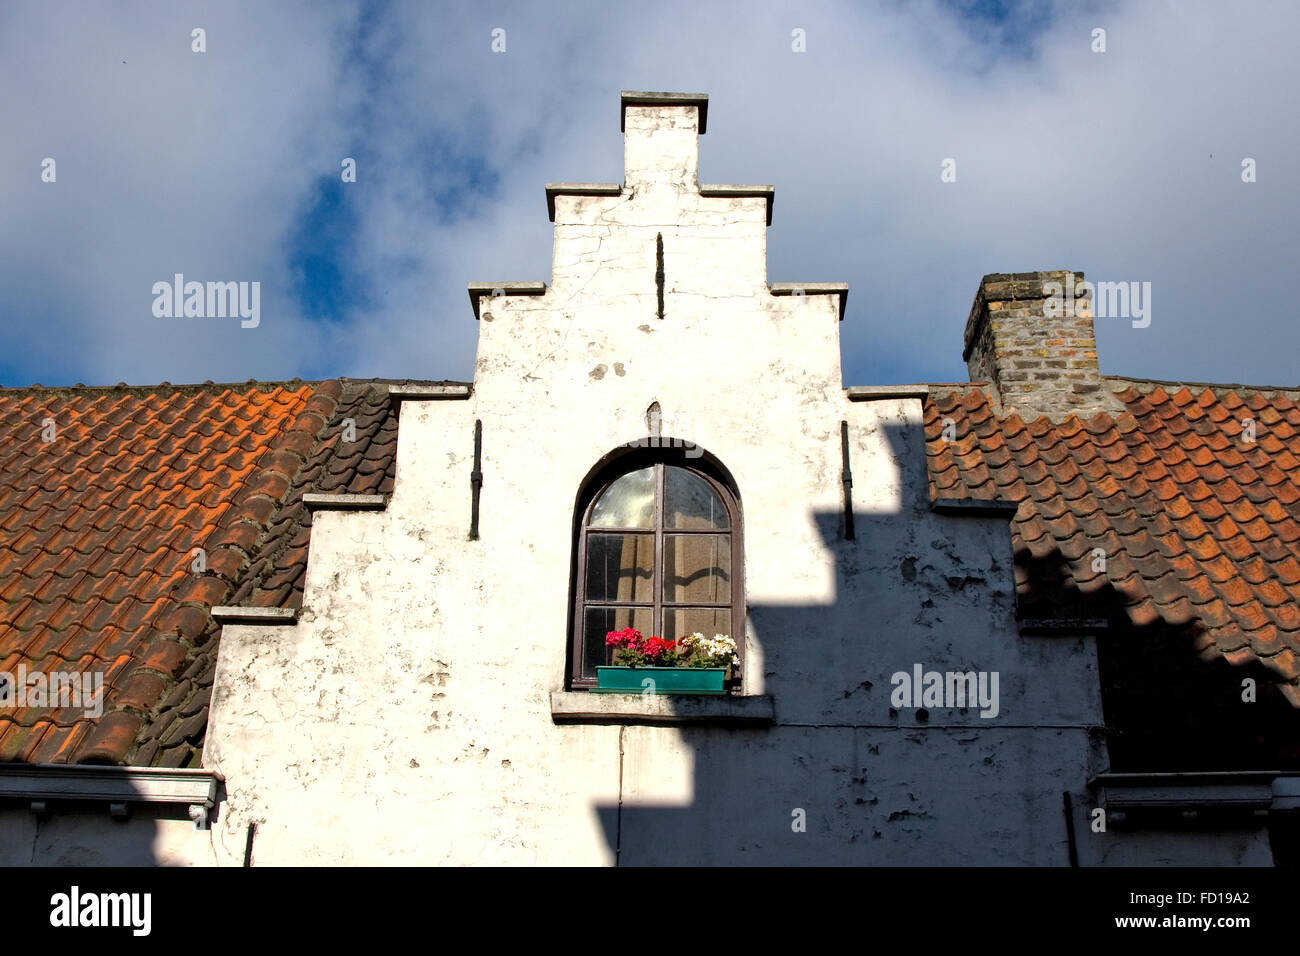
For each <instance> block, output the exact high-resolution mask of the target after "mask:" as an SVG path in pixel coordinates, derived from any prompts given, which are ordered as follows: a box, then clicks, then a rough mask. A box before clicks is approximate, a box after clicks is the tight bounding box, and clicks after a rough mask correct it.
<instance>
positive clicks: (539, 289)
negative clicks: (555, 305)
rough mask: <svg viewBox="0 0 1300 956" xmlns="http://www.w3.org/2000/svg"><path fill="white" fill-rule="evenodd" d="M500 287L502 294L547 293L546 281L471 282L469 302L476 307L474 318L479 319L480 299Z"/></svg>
mask: <svg viewBox="0 0 1300 956" xmlns="http://www.w3.org/2000/svg"><path fill="white" fill-rule="evenodd" d="M497 289H500V290H501V292H502V296H503V297H504V296H507V295H546V283H545V282H471V283H470V284H469V303H470V305H472V306H473V307H474V319H475V320H476V321H477V320H478V307H479V299H480V298H482V297H483V296H485V295H492V294H493V293H495V292H496V291H497Z"/></svg>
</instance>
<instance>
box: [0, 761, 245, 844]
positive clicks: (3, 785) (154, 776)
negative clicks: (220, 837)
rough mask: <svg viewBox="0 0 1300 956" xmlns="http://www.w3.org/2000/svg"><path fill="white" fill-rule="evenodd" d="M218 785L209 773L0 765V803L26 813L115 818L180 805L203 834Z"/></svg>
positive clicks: (74, 765) (154, 769)
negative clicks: (25, 808)
mask: <svg viewBox="0 0 1300 956" xmlns="http://www.w3.org/2000/svg"><path fill="white" fill-rule="evenodd" d="M223 779H224V778H223V777H222V776H221V774H219V773H215V772H213V771H211V770H171V769H167V768H162V767H101V766H86V765H80V764H44V763H42V764H0V799H10V800H22V801H29V802H30V804H31V809H32V812H34V813H41V814H43V813H48V812H49V811H50V809H51V808H50V806H49V801H58V802H69V803H98V804H103V805H107V806H108V808H109V810H110V812H112V814H113V815H114V816H115V817H118V818H121V817H124V816H125V815H126V812H127V807H128V806H129V805H130V804H133V803H181V804H186V805H188V807H189V816H190V819H191V820H193V821H194V824H195V825H196V826H197V827H199V828H200V829H206V828H207V824H208V811H210V810H211V809H212V807H214V806H215V805H216V802H217V790H218V786H217V785H218V784H219V783H220V782H221V781H222V780H223Z"/></svg>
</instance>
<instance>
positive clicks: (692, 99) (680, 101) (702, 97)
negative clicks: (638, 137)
mask: <svg viewBox="0 0 1300 956" xmlns="http://www.w3.org/2000/svg"><path fill="white" fill-rule="evenodd" d="M629 106H698V107H699V108H700V135H701V136H703V135H704V131H705V129H706V128H707V127H708V120H709V94H707V93H650V92H646V91H643V90H623V91H622V92H621V93H620V94H619V110H618V129H619V132H627V128H626V126H625V124H624V120H625V118H626V116H627V108H628V107H629Z"/></svg>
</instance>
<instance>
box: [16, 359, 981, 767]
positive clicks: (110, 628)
mask: <svg viewBox="0 0 1300 956" xmlns="http://www.w3.org/2000/svg"><path fill="white" fill-rule="evenodd" d="M954 407H956V406H954ZM45 417H50V418H54V419H55V421H56V423H57V424H58V426H59V429H58V433H57V438H56V440H55V441H54V442H49V443H45V442H42V441H41V440H40V439H41V434H40V433H41V428H42V426H41V419H43V418H45ZM343 418H352V419H353V420H354V422H355V423H356V430H357V441H356V442H351V443H346V444H344V443H341V442H340V441H339V440H338V436H339V433H340V431H341V423H342V419H343ZM0 422H3V430H2V431H0V436H3V437H0V529H3V530H4V532H5V534H4V535H3V536H0V611H2V613H0V669H6V670H12V669H13V668H15V667H16V666H17V665H18V664H20V663H21V664H25V665H26V666H27V667H28V669H29V671H33V670H37V669H40V668H45V669H47V670H48V669H61V670H70V671H74V672H84V671H87V670H98V671H99V672H101V673H102V674H103V675H104V682H105V686H106V688H107V693H106V701H105V714H104V716H103V717H102V718H101V719H99V720H98V721H91V720H88V719H85V718H84V715H78V713H77V712H76V711H75V709H73V708H68V707H63V708H39V707H26V708H22V709H21V710H6V711H0V761H5V760H19V761H30V760H42V761H50V762H55V763H63V762H78V761H100V762H115V763H123V762H127V761H130V760H132V759H133V758H135V759H140V758H144V760H145V761H147V762H151V763H154V764H156V765H160V766H189V765H193V764H196V763H197V762H198V758H199V755H200V753H201V749H202V745H203V735H204V732H205V728H206V722H207V709H206V708H207V701H208V698H209V697H210V694H211V681H212V675H213V673H214V671H215V655H216V652H217V641H216V640H215V636H216V635H217V633H218V630H217V628H216V627H215V625H214V624H213V623H212V620H211V616H210V613H209V611H210V608H211V606H212V605H213V604H215V603H225V602H226V601H228V600H231V599H233V596H234V595H235V594H238V593H241V592H242V593H243V594H244V595H245V596H251V597H252V599H253V600H252V602H251V603H260V604H267V603H270V604H272V605H274V604H276V603H283V602H288V601H294V600H300V595H301V589H300V585H301V578H302V573H303V570H304V569H305V565H306V553H307V545H308V542H309V535H308V530H309V525H310V514H309V512H308V511H307V510H306V509H305V508H304V507H302V505H301V500H302V495H303V494H305V493H307V492H309V491H314V490H319V489H318V488H317V487H316V483H317V481H318V479H319V477H320V476H322V475H325V474H330V475H332V476H335V479H336V485H335V486H336V487H337V488H339V489H341V490H348V491H369V490H372V489H376V490H377V489H386V490H391V486H392V477H393V465H394V458H395V453H396V441H397V422H396V415H395V413H394V410H393V408H392V407H391V405H390V403H389V401H388V395H387V388H386V386H385V385H383V384H382V383H370V382H358V383H344V382H322V383H318V384H314V385H313V384H310V383H300V382H292V383H287V384H269V385H258V384H252V383H250V384H247V385H234V386H226V385H211V384H208V385H204V386H184V387H173V386H161V387H158V388H130V387H116V388H107V389H100V388H94V389H87V388H84V387H74V388H61V389H44V388H40V387H33V388H31V389H21V388H19V389H0ZM954 478H955V479H956V480H961V478H962V473H961V471H960V469H956V470H954ZM991 480H992V479H991V478H990V479H989V481H990V482H991ZM273 529H274V530H273ZM200 547H201V548H204V549H205V550H206V551H207V553H208V559H209V560H208V565H207V568H206V570H204V571H203V572H201V573H196V572H195V571H194V570H193V568H192V561H193V557H194V554H193V552H194V549H195V548H200ZM259 558H270V559H271V560H269V561H267V560H262V561H261V562H260V563H259V560H258V559H259ZM276 566H279V567H280V568H281V571H280V572H278V573H280V574H281V575H282V577H283V580H281V581H277V582H276V586H275V587H274V588H272V589H269V590H268V589H265V588H264V587H263V584H262V580H263V579H265V578H267V577H268V576H269V575H270V574H271V573H277V572H275V571H274V569H275V567H276ZM295 586H296V589H295ZM155 627H157V628H160V629H159V630H155ZM173 726H174V727H176V728H177V729H175V730H170V729H167V728H169V727H173ZM165 729H166V730H167V733H168V740H167V742H166V743H164V742H163V741H162V740H161V739H160V734H162V733H163V731H164V730H165Z"/></svg>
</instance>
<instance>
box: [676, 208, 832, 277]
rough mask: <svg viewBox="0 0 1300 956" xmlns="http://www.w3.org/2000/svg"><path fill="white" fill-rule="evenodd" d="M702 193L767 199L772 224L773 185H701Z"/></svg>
mask: <svg viewBox="0 0 1300 956" xmlns="http://www.w3.org/2000/svg"><path fill="white" fill-rule="evenodd" d="M700 195H701V196H704V197H705V198H706V199H766V200H767V224H768V225H769V226H770V225H772V202H773V200H774V198H775V197H776V189H775V188H774V187H772V186H701V187H700ZM845 288H846V289H847V288H848V286H845Z"/></svg>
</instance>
